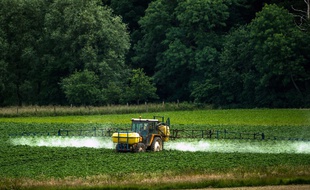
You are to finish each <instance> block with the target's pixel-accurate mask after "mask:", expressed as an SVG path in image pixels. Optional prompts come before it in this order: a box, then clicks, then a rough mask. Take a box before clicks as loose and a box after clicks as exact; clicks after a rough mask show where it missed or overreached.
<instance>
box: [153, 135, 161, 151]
mask: <svg viewBox="0 0 310 190" xmlns="http://www.w3.org/2000/svg"><path fill="white" fill-rule="evenodd" d="M151 150H152V151H154V152H157V151H161V150H163V141H162V140H161V138H159V137H155V138H154V140H153V143H152V145H151Z"/></svg>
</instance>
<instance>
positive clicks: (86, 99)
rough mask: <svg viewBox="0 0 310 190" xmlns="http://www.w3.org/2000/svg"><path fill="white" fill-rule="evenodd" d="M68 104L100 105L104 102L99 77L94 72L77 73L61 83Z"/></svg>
mask: <svg viewBox="0 0 310 190" xmlns="http://www.w3.org/2000/svg"><path fill="white" fill-rule="evenodd" d="M60 85H61V88H62V89H63V91H64V93H65V95H66V98H67V99H68V102H69V103H71V104H73V105H84V106H89V105H98V104H100V103H101V102H102V100H103V99H102V98H103V96H102V92H101V89H100V83H99V77H98V76H97V75H96V74H95V73H94V72H93V71H87V70H85V71H82V72H75V73H73V74H72V75H70V76H69V77H67V78H65V79H63V80H62V81H61V83H60Z"/></svg>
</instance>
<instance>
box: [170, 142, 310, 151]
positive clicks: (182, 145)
mask: <svg viewBox="0 0 310 190" xmlns="http://www.w3.org/2000/svg"><path fill="white" fill-rule="evenodd" d="M165 149H168V150H179V151H191V152H196V151H201V152H222V153H233V152H240V153H263V154H266V153H276V154H280V153H290V154H310V142H298V141H294V142H292V141H246V140H239V141H238V140H200V141H197V140H187V141H180V140H176V141H170V142H168V143H166V144H165Z"/></svg>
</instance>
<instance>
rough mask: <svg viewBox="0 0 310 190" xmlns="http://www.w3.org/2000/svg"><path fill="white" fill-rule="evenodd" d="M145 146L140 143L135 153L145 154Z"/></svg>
mask: <svg viewBox="0 0 310 190" xmlns="http://www.w3.org/2000/svg"><path fill="white" fill-rule="evenodd" d="M145 149H146V148H145V144H143V143H138V144H137V145H136V147H135V150H134V151H135V152H145Z"/></svg>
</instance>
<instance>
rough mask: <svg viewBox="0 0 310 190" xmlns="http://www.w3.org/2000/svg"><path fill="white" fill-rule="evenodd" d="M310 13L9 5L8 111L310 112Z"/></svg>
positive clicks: (3, 5)
mask: <svg viewBox="0 0 310 190" xmlns="http://www.w3.org/2000/svg"><path fill="white" fill-rule="evenodd" d="M309 12H310V4H309V1H308V0H306V1H303V0H298V1H292V0H284V1H280V0H263V1H261V0H195V1H187V0H170V1H166V0H152V1H151V0H149V1H138V0H90V1H83V0H52V1H42V0H2V1H0V106H10V105H27V104H39V105H50V104H76V105H103V104H121V103H127V102H131V103H134V102H135V103H140V102H141V101H157V100H165V101H176V100H180V101H191V102H197V103H207V104H212V105H215V106H221V107H309V106H310V54H309V51H310V35H309V33H310V27H309V26H310V24H309V23H310V17H309Z"/></svg>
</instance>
